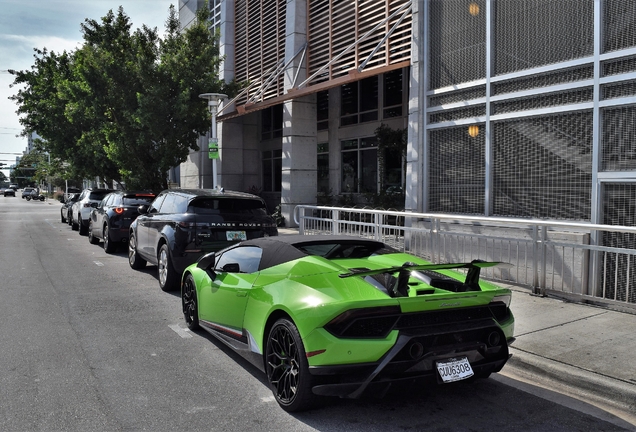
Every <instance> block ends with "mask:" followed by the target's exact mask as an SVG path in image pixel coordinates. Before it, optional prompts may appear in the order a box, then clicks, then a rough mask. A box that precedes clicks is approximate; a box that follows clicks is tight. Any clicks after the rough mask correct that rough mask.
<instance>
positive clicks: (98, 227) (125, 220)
mask: <svg viewBox="0 0 636 432" xmlns="http://www.w3.org/2000/svg"><path fill="white" fill-rule="evenodd" d="M153 199H155V194H154V193H152V192H143V191H117V192H111V193H109V194H108V195H106V196H105V197H104V199H103V200H102V201H101V202H100V203H99V205H98V206H97V208H95V209H93V211H92V212H91V215H90V220H89V222H88V241H89V242H91V243H92V244H97V243H99V241H100V240H103V241H104V251H106V253H112V252H114V251H115V249H116V248H117V244H118V243H125V242H127V241H128V229H129V228H130V224H131V223H132V221H134V220H135V219H136V218H137V216H139V211H138V209H139V206H142V205H144V204H146V205H147V204H150V203H151V202H152V200H153Z"/></svg>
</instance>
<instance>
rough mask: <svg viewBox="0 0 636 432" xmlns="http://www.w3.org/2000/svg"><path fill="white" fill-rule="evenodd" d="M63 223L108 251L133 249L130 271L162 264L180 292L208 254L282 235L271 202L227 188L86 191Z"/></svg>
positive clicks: (164, 276)
mask: <svg viewBox="0 0 636 432" xmlns="http://www.w3.org/2000/svg"><path fill="white" fill-rule="evenodd" d="M60 220H61V221H62V223H65V222H66V223H68V224H69V225H71V227H72V229H73V230H78V231H79V234H80V235H87V236H88V240H89V242H90V243H91V244H99V243H100V242H102V243H103V246H104V251H106V253H113V252H115V250H116V248H117V246H118V245H128V257H129V259H128V261H129V264H130V267H131V268H133V269H135V270H138V269H141V268H144V267H145V266H146V265H147V264H151V265H156V266H157V271H158V279H159V286H160V288H161V289H162V290H164V291H172V290H175V289H178V288H179V282H180V279H181V275H182V274H183V271H184V270H185V268H186V267H187V266H189V265H190V264H192V263H195V262H196V261H197V259H198V258H199V257H201V256H202V255H204V254H205V253H207V252H213V251H218V250H220V249H222V248H224V247H226V246H229V245H231V244H235V243H238V242H240V241H243V240H248V239H254V238H258V237H265V236H275V235H278V230H277V228H276V221H275V220H274V219H273V217H272V216H270V215H269V214H268V212H267V207H266V205H265V201H264V200H263V199H262V198H260V197H258V196H256V195H251V194H248V193H242V192H232V191H225V190H223V189H169V190H166V191H163V192H161V193H160V194H158V195H157V196H155V194H153V193H151V192H147V191H121V190H120V191H118V190H111V189H85V190H84V191H82V192H81V193H80V194H74V195H72V196H71V197H70V198H68V199H67V200H66V201H65V202H64V203H63V204H62V208H61V209H60Z"/></svg>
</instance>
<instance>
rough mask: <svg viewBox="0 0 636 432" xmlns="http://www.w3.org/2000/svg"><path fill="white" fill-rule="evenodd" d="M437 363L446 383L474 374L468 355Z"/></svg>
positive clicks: (438, 370)
mask: <svg viewBox="0 0 636 432" xmlns="http://www.w3.org/2000/svg"><path fill="white" fill-rule="evenodd" d="M436 365H437V372H439V376H441V377H442V381H444V382H445V383H450V382H454V381H460V380H463V379H466V378H470V377H471V376H473V375H474V372H473V368H472V367H471V366H470V363H468V358H467V357H457V358H449V359H446V360H443V361H438V362H436Z"/></svg>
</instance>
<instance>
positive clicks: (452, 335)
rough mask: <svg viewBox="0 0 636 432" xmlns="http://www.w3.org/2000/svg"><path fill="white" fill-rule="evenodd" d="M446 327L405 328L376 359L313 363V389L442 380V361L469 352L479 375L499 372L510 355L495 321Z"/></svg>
mask: <svg viewBox="0 0 636 432" xmlns="http://www.w3.org/2000/svg"><path fill="white" fill-rule="evenodd" d="M445 327H446V330H444V329H442V328H440V327H439V326H433V327H425V328H419V329H411V330H409V331H401V332H400V335H399V337H398V338H397V341H396V343H395V345H393V347H392V348H391V349H390V350H389V351H388V352H387V353H386V354H385V355H384V356H383V357H382V358H381V359H379V360H378V361H377V362H372V363H364V364H353V365H329V366H310V368H309V372H310V373H311V374H312V375H313V376H314V377H315V381H316V382H315V385H314V387H313V389H312V390H313V392H314V393H315V394H318V395H323V396H340V397H346V398H357V397H359V396H361V395H362V394H363V393H365V392H368V391H382V390H383V389H384V390H386V389H387V388H388V387H389V386H390V385H391V383H398V382H409V381H411V382H414V381H417V382H424V383H426V382H428V383H442V379H441V377H440V375H439V373H438V372H437V367H436V362H437V361H439V360H445V359H449V358H453V357H466V358H467V359H468V361H469V362H470V365H471V367H472V370H473V372H474V375H475V376H476V377H480V376H486V375H488V374H490V373H495V372H499V371H500V370H501V368H503V366H504V365H505V364H506V362H507V361H508V359H509V358H510V354H509V352H508V343H507V341H506V337H505V335H504V332H503V331H502V329H501V327H499V325H497V324H496V323H495V321H494V320H480V322H479V323H477V322H472V323H465V324H463V325H462V324H455V325H452V326H450V327H451V329H449V328H448V327H447V326H445ZM450 340H453V341H454V342H453V343H449V341H450ZM440 341H444V342H441V343H440Z"/></svg>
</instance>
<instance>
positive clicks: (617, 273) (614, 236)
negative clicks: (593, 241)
mask: <svg viewBox="0 0 636 432" xmlns="http://www.w3.org/2000/svg"><path fill="white" fill-rule="evenodd" d="M603 197H604V199H603V217H604V221H603V223H605V224H608V225H626V226H635V225H636V207H635V206H633V205H631V206H626V205H625V203H634V202H636V184H634V183H632V184H629V183H607V184H605V185H604V187H603ZM601 240H602V244H603V245H604V246H606V247H608V248H627V249H636V235H634V234H629V233H613V232H604V233H603V235H602V239H601ZM599 266H600V267H601V271H602V274H603V276H604V277H603V279H602V280H603V283H602V284H601V287H600V289H601V290H602V295H603V297H604V298H607V299H611V300H618V301H627V302H629V303H636V256H634V255H627V254H619V253H614V252H612V251H611V250H609V251H607V252H606V253H604V254H603V256H602V257H601V259H600V260H599ZM626 269H628V270H627V271H626Z"/></svg>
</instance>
